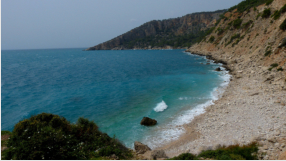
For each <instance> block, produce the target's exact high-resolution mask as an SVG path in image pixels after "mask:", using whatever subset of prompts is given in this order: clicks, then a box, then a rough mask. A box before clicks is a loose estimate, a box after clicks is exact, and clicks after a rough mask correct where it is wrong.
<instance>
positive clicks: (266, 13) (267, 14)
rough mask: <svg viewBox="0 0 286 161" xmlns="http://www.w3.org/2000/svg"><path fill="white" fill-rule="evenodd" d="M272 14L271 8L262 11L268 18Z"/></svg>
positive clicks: (264, 16)
mask: <svg viewBox="0 0 286 161" xmlns="http://www.w3.org/2000/svg"><path fill="white" fill-rule="evenodd" d="M270 15H271V10H270V8H267V9H264V11H263V13H262V16H261V17H262V18H268V17H269V16H270Z"/></svg>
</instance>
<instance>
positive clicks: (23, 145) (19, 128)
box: [3, 113, 129, 160]
mask: <svg viewBox="0 0 286 161" xmlns="http://www.w3.org/2000/svg"><path fill="white" fill-rule="evenodd" d="M7 147H8V149H6V150H5V151H3V158H4V159H9V160H10V159H17V160H22V159H23V160H28V159H36V160H39V159H52V160H60V159H69V160H75V159H90V158H91V157H98V156H108V155H110V154H111V153H112V154H116V155H117V156H118V157H120V158H125V157H126V156H128V155H129V152H128V149H127V148H125V147H124V146H123V145H122V144H121V143H119V142H117V141H116V140H115V139H112V138H110V137H109V136H108V135H107V134H104V133H101V132H100V131H99V130H98V127H97V125H96V124H95V123H94V122H92V121H89V120H87V119H84V118H79V119H78V121H77V123H76V124H70V122H68V121H67V120H66V119H65V118H63V117H60V116H58V115H53V114H48V113H42V114H39V115H36V116H32V117H31V118H29V119H25V120H23V121H20V122H19V123H17V124H16V125H15V127H14V130H13V132H12V134H11V136H10V139H9V141H8V145H7ZM96 150H99V152H96V153H95V151H96ZM106 151H107V152H106Z"/></svg>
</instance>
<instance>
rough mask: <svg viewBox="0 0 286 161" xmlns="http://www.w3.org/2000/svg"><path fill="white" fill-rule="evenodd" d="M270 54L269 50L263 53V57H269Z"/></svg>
mask: <svg viewBox="0 0 286 161" xmlns="http://www.w3.org/2000/svg"><path fill="white" fill-rule="evenodd" d="M271 54H272V52H271V50H267V51H266V52H265V54H264V56H269V55H271Z"/></svg>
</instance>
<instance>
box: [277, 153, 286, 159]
mask: <svg viewBox="0 0 286 161" xmlns="http://www.w3.org/2000/svg"><path fill="white" fill-rule="evenodd" d="M278 160H286V151H284V152H282V153H280V155H279V159H278Z"/></svg>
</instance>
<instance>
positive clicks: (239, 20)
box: [232, 18, 242, 29]
mask: <svg viewBox="0 0 286 161" xmlns="http://www.w3.org/2000/svg"><path fill="white" fill-rule="evenodd" d="M241 23H242V19H240V18H238V19H236V20H234V21H233V24H232V25H233V27H234V28H236V29H238V28H239V27H240V25H241Z"/></svg>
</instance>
